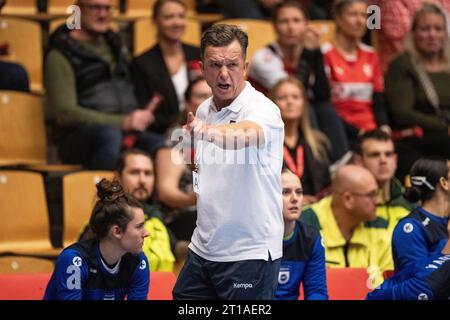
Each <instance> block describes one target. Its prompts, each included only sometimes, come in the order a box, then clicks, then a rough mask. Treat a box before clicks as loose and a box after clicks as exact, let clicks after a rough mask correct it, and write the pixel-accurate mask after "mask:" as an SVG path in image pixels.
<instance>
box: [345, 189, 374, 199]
mask: <svg viewBox="0 0 450 320" xmlns="http://www.w3.org/2000/svg"><path fill="white" fill-rule="evenodd" d="M350 193H351V194H352V195H354V196H357V197H367V198H372V199H377V198H378V191H377V190H374V191H370V192H367V193H360V192H353V191H351V192H350Z"/></svg>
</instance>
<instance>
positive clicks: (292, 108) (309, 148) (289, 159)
mask: <svg viewBox="0 0 450 320" xmlns="http://www.w3.org/2000/svg"><path fill="white" fill-rule="evenodd" d="M269 98H270V99H271V100H272V101H273V102H275V104H276V105H277V106H278V107H279V108H280V112H281V118H282V119H283V122H284V154H283V165H284V166H286V167H287V168H289V170H290V171H292V172H293V173H294V174H295V175H297V176H298V177H299V178H300V179H301V182H302V186H303V203H304V204H310V203H313V202H315V201H317V200H319V199H318V198H317V197H316V195H317V194H318V193H319V192H320V191H322V190H323V189H324V188H325V187H327V186H328V185H329V184H330V182H331V178H330V174H329V171H328V166H329V164H330V160H329V147H330V143H329V141H328V139H327V138H326V136H325V135H324V134H323V133H321V132H320V131H318V130H314V129H312V128H311V124H310V122H309V117H308V108H306V95H305V89H304V87H303V85H302V83H301V82H300V81H299V80H298V79H297V78H294V77H288V78H286V79H283V80H280V81H279V82H278V83H277V84H275V86H274V87H273V88H272V89H271V90H270V91H269Z"/></svg>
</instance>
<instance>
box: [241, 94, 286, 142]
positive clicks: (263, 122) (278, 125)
mask: <svg viewBox="0 0 450 320" xmlns="http://www.w3.org/2000/svg"><path fill="white" fill-rule="evenodd" d="M259 94H260V93H259ZM261 95H262V94H261ZM264 99H266V98H265V97H264ZM253 103H255V104H256V106H255V107H253V108H252V109H251V110H250V112H249V113H248V114H247V115H246V116H245V118H244V119H242V120H247V121H252V122H254V123H256V124H257V125H259V126H260V127H261V128H262V130H263V133H264V141H265V146H267V145H268V144H269V143H274V142H279V141H280V139H281V142H283V141H284V123H283V120H282V119H281V114H280V109H278V107H277V106H276V105H275V104H274V103H272V102H271V101H270V100H268V99H267V101H264V100H263V99H256V101H254V102H253Z"/></svg>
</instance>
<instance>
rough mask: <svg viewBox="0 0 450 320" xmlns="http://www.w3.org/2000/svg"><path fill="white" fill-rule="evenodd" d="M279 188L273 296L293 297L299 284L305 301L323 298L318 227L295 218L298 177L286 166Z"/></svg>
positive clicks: (324, 287) (324, 284)
mask: <svg viewBox="0 0 450 320" xmlns="http://www.w3.org/2000/svg"><path fill="white" fill-rule="evenodd" d="M281 185H282V187H283V191H282V192H283V220H284V238H283V258H282V259H281V265H280V273H279V276H278V287H277V291H276V293H275V299H279V300H297V299H298V296H299V290H300V283H302V284H303V290H304V295H305V300H327V299H328V293H327V281H326V274H325V251H324V248H323V245H322V238H321V236H320V232H319V229H315V228H313V227H311V226H309V225H307V224H305V223H303V222H300V221H297V220H298V218H299V217H300V213H301V210H302V200H303V189H302V184H301V182H300V179H299V178H298V177H297V175H295V174H293V173H292V172H291V171H289V170H288V169H283V171H282V173H281Z"/></svg>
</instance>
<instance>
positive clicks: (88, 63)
mask: <svg viewBox="0 0 450 320" xmlns="http://www.w3.org/2000/svg"><path fill="white" fill-rule="evenodd" d="M77 4H78V5H79V6H80V8H81V15H82V17H83V18H82V19H81V29H73V30H69V29H68V28H67V26H66V25H62V26H61V27H59V28H58V29H57V30H56V31H55V32H54V33H53V34H52V36H51V38H50V41H49V52H48V53H47V56H46V59H45V84H46V88H47V98H48V103H49V106H50V114H51V116H52V117H53V118H54V120H55V129H56V134H55V136H56V137H57V138H58V141H57V142H58V144H59V153H60V156H61V159H62V161H63V162H65V163H81V164H82V165H83V166H85V167H87V168H89V169H106V170H112V169H114V166H115V163H116V161H117V158H118V156H119V153H120V150H121V147H122V142H123V136H124V133H127V132H136V133H137V140H136V141H135V142H134V143H133V145H134V147H137V148H139V149H142V150H145V151H147V152H150V153H151V154H155V153H156V151H157V149H158V148H159V147H160V145H161V144H162V141H161V140H162V139H161V138H160V137H159V136H158V135H155V134H152V133H148V132H144V131H145V130H146V129H147V127H148V126H149V125H150V124H151V123H152V122H153V121H154V115H153V112H154V109H155V108H156V106H157V102H156V101H151V102H150V103H149V104H148V105H147V106H146V107H144V108H142V109H141V108H139V104H138V103H137V101H136V98H135V96H134V90H133V86H132V83H131V79H130V77H129V71H128V65H127V56H126V47H125V46H124V45H122V43H121V41H120V39H119V37H118V34H116V33H114V32H112V31H111V30H110V29H109V25H110V20H111V16H112V10H113V7H112V5H111V0H79V1H78V2H77Z"/></svg>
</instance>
